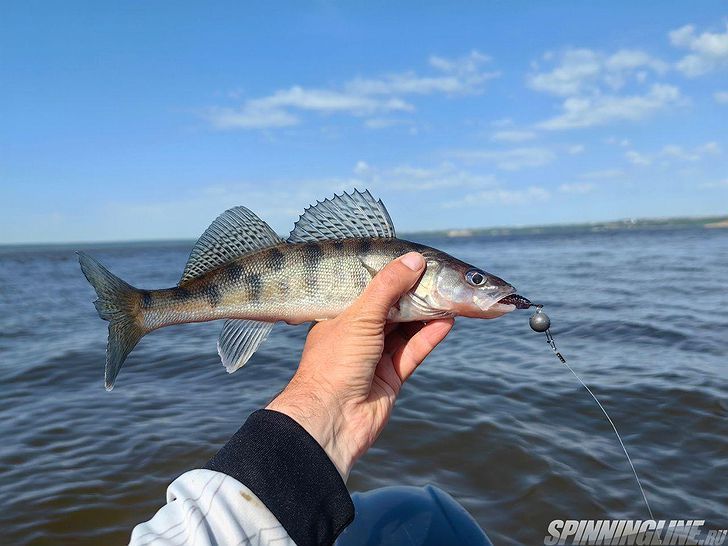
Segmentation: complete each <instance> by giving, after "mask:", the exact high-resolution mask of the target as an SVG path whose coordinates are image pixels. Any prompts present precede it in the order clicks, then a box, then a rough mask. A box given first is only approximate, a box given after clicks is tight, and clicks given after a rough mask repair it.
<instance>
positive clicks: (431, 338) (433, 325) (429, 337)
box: [392, 318, 455, 383]
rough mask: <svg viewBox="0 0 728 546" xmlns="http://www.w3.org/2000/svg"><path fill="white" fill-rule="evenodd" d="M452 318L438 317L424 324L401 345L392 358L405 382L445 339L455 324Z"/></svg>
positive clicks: (396, 369) (395, 367)
mask: <svg viewBox="0 0 728 546" xmlns="http://www.w3.org/2000/svg"><path fill="white" fill-rule="evenodd" d="M454 322H455V321H454V320H453V319H451V318H447V319H438V320H433V321H430V322H428V323H427V324H426V325H424V326H423V327H422V328H421V329H420V330H419V331H418V332H417V333H416V334H415V335H414V336H412V339H410V340H409V341H407V343H405V344H404V345H402V347H400V348H399V349H398V350H397V352H396V353H395V354H394V356H393V358H392V362H393V363H394V370H395V372H397V375H398V376H399V378H400V379H401V380H402V382H403V383H404V382H405V381H407V379H408V378H409V376H411V375H412V373H413V372H414V371H415V370H416V369H417V366H419V365H420V364H421V363H422V361H423V360H424V359H425V358H426V357H427V355H429V354H430V353H431V352H432V350H433V349H434V348H435V347H437V345H438V344H439V343H440V342H441V341H442V340H443V339H445V336H447V334H448V333H449V332H450V330H451V329H452V326H453V324H454Z"/></svg>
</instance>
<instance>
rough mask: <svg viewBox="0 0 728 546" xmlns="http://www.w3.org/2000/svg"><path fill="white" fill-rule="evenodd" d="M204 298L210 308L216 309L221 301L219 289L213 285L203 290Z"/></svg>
mask: <svg viewBox="0 0 728 546" xmlns="http://www.w3.org/2000/svg"><path fill="white" fill-rule="evenodd" d="M204 291H205V297H206V298H207V301H208V302H209V303H210V305H211V306H212V307H217V306H218V305H219V303H220V300H221V299H222V297H221V295H220V289H219V288H218V287H217V286H215V285H214V284H210V285H208V286H207V287H205V288H204Z"/></svg>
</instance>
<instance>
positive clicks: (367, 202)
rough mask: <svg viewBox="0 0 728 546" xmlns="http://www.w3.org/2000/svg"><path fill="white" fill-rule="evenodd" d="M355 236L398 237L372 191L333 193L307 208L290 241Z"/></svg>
mask: <svg viewBox="0 0 728 546" xmlns="http://www.w3.org/2000/svg"><path fill="white" fill-rule="evenodd" d="M352 237H356V238H359V237H395V233H394V225H393V224H392V219H391V218H390V217H389V213H388V212H387V209H386V208H385V207H384V203H382V201H381V199H380V200H378V201H376V200H375V199H374V198H373V197H372V195H371V194H370V193H369V191H368V190H367V191H365V192H363V193H362V192H360V191H357V190H354V191H353V192H352V193H351V194H348V193H346V192H344V193H343V195H334V197H333V198H332V199H325V200H323V201H318V202H317V203H316V204H315V205H312V206H310V207H308V208H307V209H306V210H304V211H303V214H302V215H301V217H300V218H299V219H298V221H297V222H296V225H295V226H293V231H292V232H291V234H290V235H289V236H288V242H289V243H305V242H310V241H326V240H330V239H349V238H352Z"/></svg>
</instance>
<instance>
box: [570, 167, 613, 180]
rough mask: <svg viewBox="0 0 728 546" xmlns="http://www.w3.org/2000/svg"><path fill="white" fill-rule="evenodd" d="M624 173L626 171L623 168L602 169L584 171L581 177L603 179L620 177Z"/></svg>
mask: <svg viewBox="0 0 728 546" xmlns="http://www.w3.org/2000/svg"><path fill="white" fill-rule="evenodd" d="M623 175H624V171H622V170H621V169H601V170H598V171H589V172H586V173H582V174H581V175H580V177H581V178H584V179H587V180H603V179H606V178H620V177H621V176H623Z"/></svg>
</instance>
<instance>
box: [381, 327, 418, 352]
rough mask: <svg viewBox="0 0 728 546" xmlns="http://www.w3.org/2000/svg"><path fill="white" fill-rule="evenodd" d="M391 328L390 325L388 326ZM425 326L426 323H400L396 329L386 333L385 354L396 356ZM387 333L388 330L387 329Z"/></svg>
mask: <svg viewBox="0 0 728 546" xmlns="http://www.w3.org/2000/svg"><path fill="white" fill-rule="evenodd" d="M387 326H389V325H387ZM424 326H425V323H424V322H411V323H410V322H408V323H398V324H397V327H396V328H395V329H392V330H391V331H390V332H388V333H385V337H384V352H385V353H389V354H390V355H394V354H395V353H396V352H397V351H398V350H399V349H400V348H402V347H404V346H405V345H406V344H407V342H408V341H409V340H410V339H412V337H413V336H414V335H415V334H416V333H417V332H419V331H420V330H421V329H422V328H423V327H424ZM385 332H386V328H385Z"/></svg>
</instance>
